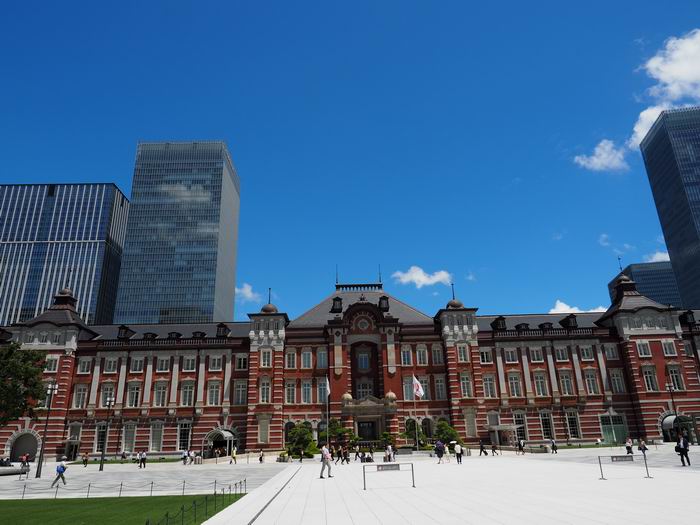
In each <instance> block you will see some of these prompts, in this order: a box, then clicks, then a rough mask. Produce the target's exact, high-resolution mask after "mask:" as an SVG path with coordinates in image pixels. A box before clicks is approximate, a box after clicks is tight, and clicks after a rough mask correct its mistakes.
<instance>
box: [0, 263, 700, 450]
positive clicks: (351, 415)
mask: <svg viewBox="0 0 700 525" xmlns="http://www.w3.org/2000/svg"><path fill="white" fill-rule="evenodd" d="M617 287H618V293H617V295H616V301H615V303H614V304H613V305H612V306H611V307H610V308H609V309H608V311H607V312H605V313H602V314H601V313H581V314H569V315H566V314H536V315H503V316H481V315H477V309H476V308H466V307H464V305H463V304H462V303H461V302H460V301H458V300H454V299H453V300H451V301H450V302H449V303H448V304H447V305H446V307H445V308H444V309H441V310H440V311H438V312H437V313H436V314H435V315H434V316H433V317H430V316H428V315H425V314H423V313H421V312H419V311H418V310H416V309H414V308H412V307H411V306H409V305H407V304H405V303H403V302H401V301H400V300H398V299H396V298H394V297H391V296H389V295H388V294H386V293H385V292H384V290H383V288H382V285H381V284H350V285H337V286H336V290H335V291H334V292H333V293H332V294H330V295H329V296H328V297H326V298H325V299H324V300H323V301H321V302H320V303H319V304H317V305H316V306H314V307H313V308H312V309H311V310H309V311H307V312H306V313H304V314H302V315H301V316H299V317H298V318H296V319H294V320H290V319H289V318H288V316H287V315H286V314H284V313H281V312H280V311H278V309H277V308H276V307H275V306H273V305H270V304H268V305H265V306H264V307H263V308H262V310H261V311H260V312H259V313H256V314H250V316H249V317H250V321H249V322H237V323H219V324H197V325H133V326H116V325H110V326H87V325H85V323H83V321H82V320H81V319H80V318H79V317H78V316H77V314H76V312H75V303H76V301H75V299H74V298H73V297H72V295H71V293H70V291H69V290H63V291H61V292H60V293H59V294H58V295H57V296H56V299H55V304H54V306H53V307H52V308H51V309H50V310H48V311H46V312H44V313H43V314H41V315H40V316H39V317H37V318H35V319H33V320H31V321H29V322H27V323H23V324H19V325H13V326H11V327H5V328H4V329H2V330H0V344H3V343H7V342H10V341H19V342H21V343H22V345H23V347H26V348H35V349H42V350H45V351H46V354H47V366H46V370H45V372H44V375H45V377H46V381H47V383H48V382H56V383H57V385H58V392H57V394H56V395H55V396H54V398H53V402H52V408H51V414H50V419H49V425H48V432H47V435H46V436H45V437H44V435H43V428H44V423H45V419H44V418H45V415H46V411H45V410H39V411H38V412H37V416H36V418H35V419H29V418H25V419H22V420H19V421H16V422H13V423H11V424H9V425H7V426H5V427H3V428H0V447H4V454H5V455H11V456H12V457H13V458H14V457H17V456H18V455H19V454H20V453H22V452H24V451H29V452H30V454H34V453H35V452H36V450H37V447H39V446H41V444H42V442H43V441H44V440H45V441H46V451H47V454H48V457H53V456H59V455H63V454H66V455H68V456H69V457H74V456H75V455H76V454H79V453H83V452H88V453H91V454H97V453H98V452H99V451H100V450H101V449H102V447H103V446H104V445H105V444H106V449H107V452H108V453H109V454H116V453H119V452H121V451H126V452H127V453H128V452H131V451H134V450H144V449H145V450H148V451H150V452H151V453H152V454H155V455H167V454H179V451H180V450H182V449H188V448H192V449H195V450H198V451H199V450H201V451H204V452H207V451H209V450H210V449H211V447H228V446H229V445H230V444H232V443H234V442H236V443H237V445H238V449H239V450H244V449H248V450H257V449H260V448H262V449H268V450H278V449H281V448H283V446H284V438H285V432H286V431H287V430H288V428H289V427H290V426H292V425H293V424H294V423H296V422H308V424H309V425H310V426H311V428H312V430H313V433H314V435H315V436H316V435H317V433H318V432H319V431H320V430H322V429H323V428H324V426H325V419H326V416H325V411H326V405H325V401H326V390H325V385H326V377H328V380H329V383H330V388H331V393H330V416H331V418H336V419H338V420H340V421H341V422H342V424H343V425H344V426H346V427H347V428H352V429H353V430H354V431H355V433H356V434H358V435H359V436H360V437H361V438H363V439H365V440H374V439H378V438H379V437H380V435H381V433H382V432H385V431H386V432H390V433H391V434H394V435H398V434H399V433H400V432H403V431H404V430H405V429H406V422H407V420H408V419H414V418H417V420H418V422H419V424H420V425H421V428H422V429H423V431H424V433H425V434H426V435H428V436H430V435H431V434H432V433H433V431H434V429H435V425H436V424H437V422H438V421H440V420H441V419H444V420H446V421H448V422H449V423H450V424H451V425H452V426H454V427H455V428H456V429H457V430H458V432H459V434H460V435H461V436H462V438H463V439H464V440H465V441H466V442H472V443H475V442H478V441H479V439H485V440H491V441H496V442H500V443H503V442H506V441H509V440H511V439H512V438H513V437H514V436H516V435H517V436H520V437H522V438H524V439H525V440H527V441H528V442H530V443H533V442H534V443H537V442H544V441H547V440H549V439H550V438H555V439H557V440H558V441H560V442H566V441H569V442H572V443H576V442H582V441H586V442H591V441H594V440H595V439H597V438H602V439H604V440H606V441H621V440H624V439H625V438H626V437H627V436H628V435H631V436H632V437H635V438H636V437H644V438H646V439H647V440H652V439H656V440H660V439H664V438H665V439H673V438H674V433H675V432H677V430H678V429H679V428H682V429H684V431H686V432H688V433H689V434H690V436H691V438H692V439H693V440H695V441H697V427H698V421H699V420H700V383H699V374H698V372H699V360H698V345H699V344H700V325H699V324H698V323H696V321H695V312H692V311H686V312H683V311H679V310H674V309H672V308H669V307H666V306H664V305H661V304H658V303H655V302H653V301H651V300H650V299H648V298H646V297H644V296H641V295H640V294H639V293H638V292H637V291H636V288H635V284H634V282H632V281H630V280H629V278H627V277H625V276H622V277H621V278H620V279H619V281H618V283H617ZM414 375H415V377H416V378H418V380H419V381H420V382H421V384H422V385H423V388H424V390H425V393H426V396H425V397H424V398H423V399H420V400H414V399H413V394H412V392H413V389H412V378H413V376H414ZM110 398H114V406H113V407H112V408H110V407H109V406H108V405H109V403H107V400H108V399H110ZM108 427H109V428H108ZM399 441H400V442H401V439H399Z"/></svg>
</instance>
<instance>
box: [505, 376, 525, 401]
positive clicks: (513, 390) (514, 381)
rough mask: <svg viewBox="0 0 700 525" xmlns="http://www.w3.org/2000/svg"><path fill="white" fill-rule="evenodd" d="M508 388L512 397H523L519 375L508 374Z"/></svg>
mask: <svg viewBox="0 0 700 525" xmlns="http://www.w3.org/2000/svg"><path fill="white" fill-rule="evenodd" d="M508 388H509V389H510V395H511V397H521V396H522V395H523V393H522V390H521V388H520V376H519V375H518V374H508Z"/></svg>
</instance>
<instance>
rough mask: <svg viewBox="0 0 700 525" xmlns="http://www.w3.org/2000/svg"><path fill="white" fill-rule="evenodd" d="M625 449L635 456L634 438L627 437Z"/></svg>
mask: <svg viewBox="0 0 700 525" xmlns="http://www.w3.org/2000/svg"><path fill="white" fill-rule="evenodd" d="M625 449H626V450H627V454H634V452H632V438H631V437H629V436H627V440H626V441H625Z"/></svg>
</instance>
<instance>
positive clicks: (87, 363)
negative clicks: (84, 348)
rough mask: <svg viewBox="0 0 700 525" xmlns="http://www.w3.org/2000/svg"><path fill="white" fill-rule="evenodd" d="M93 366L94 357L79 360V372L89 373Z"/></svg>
mask: <svg viewBox="0 0 700 525" xmlns="http://www.w3.org/2000/svg"><path fill="white" fill-rule="evenodd" d="M91 366H92V359H81V360H80V361H78V373H79V374H89V373H90V368H91Z"/></svg>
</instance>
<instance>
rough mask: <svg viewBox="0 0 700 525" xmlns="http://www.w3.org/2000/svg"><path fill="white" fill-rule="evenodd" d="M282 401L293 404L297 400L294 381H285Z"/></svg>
mask: <svg viewBox="0 0 700 525" xmlns="http://www.w3.org/2000/svg"><path fill="white" fill-rule="evenodd" d="M284 402H285V403H287V404H288V405H293V404H294V403H296V402H297V385H296V381H287V383H285V385H284Z"/></svg>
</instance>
